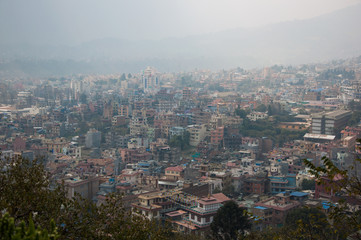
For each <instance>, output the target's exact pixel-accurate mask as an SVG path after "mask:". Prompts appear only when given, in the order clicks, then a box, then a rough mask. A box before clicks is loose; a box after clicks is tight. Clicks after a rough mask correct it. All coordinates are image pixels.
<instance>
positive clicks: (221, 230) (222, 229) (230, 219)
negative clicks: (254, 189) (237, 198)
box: [211, 201, 251, 240]
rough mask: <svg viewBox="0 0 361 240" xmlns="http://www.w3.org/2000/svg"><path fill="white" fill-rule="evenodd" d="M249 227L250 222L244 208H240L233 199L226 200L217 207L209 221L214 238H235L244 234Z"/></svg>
mask: <svg viewBox="0 0 361 240" xmlns="http://www.w3.org/2000/svg"><path fill="white" fill-rule="evenodd" d="M249 229H251V222H250V220H249V218H248V214H247V212H246V209H244V208H241V207H239V206H238V205H237V203H235V202H234V201H229V202H226V203H225V204H224V205H223V206H222V207H221V208H220V209H218V211H217V214H216V216H215V217H214V219H213V222H212V223H211V231H212V236H213V237H214V238H215V239H226V240H228V239H237V238H238V236H244V235H245V232H246V231H247V230H249Z"/></svg>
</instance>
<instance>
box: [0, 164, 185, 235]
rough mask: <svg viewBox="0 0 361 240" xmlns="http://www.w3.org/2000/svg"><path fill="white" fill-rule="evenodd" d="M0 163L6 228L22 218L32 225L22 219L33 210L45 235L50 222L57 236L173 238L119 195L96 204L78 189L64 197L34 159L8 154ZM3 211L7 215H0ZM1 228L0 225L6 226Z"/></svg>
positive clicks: (0, 201) (0, 198)
mask: <svg viewBox="0 0 361 240" xmlns="http://www.w3.org/2000/svg"><path fill="white" fill-rule="evenodd" d="M0 169H1V170H2V171H0V192H1V194H0V209H1V210H2V212H0V214H1V215H0V217H3V218H7V220H6V221H7V222H8V223H9V224H7V223H6V224H7V225H6V224H5V225H6V226H8V228H9V227H10V225H11V224H12V223H13V224H12V225H11V226H13V227H11V229H14V228H17V227H20V228H21V229H26V228H25V223H28V226H29V229H33V227H32V226H33V223H32V221H33V220H31V221H28V219H29V217H30V216H33V215H34V218H33V219H34V223H35V225H37V226H41V227H42V228H44V231H43V232H44V236H45V237H46V236H50V235H46V234H45V229H47V230H48V232H49V233H51V234H53V233H55V232H54V229H55V228H54V226H56V227H57V231H58V232H59V239H169V238H176V235H174V234H173V233H172V232H171V230H170V228H169V227H167V226H163V225H162V224H160V223H159V222H156V221H149V220H148V219H147V218H145V217H144V216H142V215H140V214H137V213H134V212H127V211H125V209H124V208H123V205H122V196H120V195H110V196H108V197H107V198H106V200H105V202H104V203H102V204H100V205H99V206H97V205H96V204H95V203H94V202H91V201H88V200H86V199H83V198H82V197H81V196H80V195H77V196H76V197H75V198H73V199H68V198H66V197H65V196H66V191H65V189H64V187H63V186H62V185H59V184H56V183H53V184H55V186H56V187H55V188H54V189H53V190H50V184H51V181H50V176H49V175H48V174H47V172H46V171H45V170H44V167H43V166H42V165H41V164H39V163H38V162H37V161H36V160H35V161H29V160H27V159H23V158H21V157H19V158H13V159H8V160H6V161H2V162H0ZM4 211H6V212H8V215H7V216H9V217H11V218H12V220H11V219H9V218H8V217H6V216H5V215H2V214H4ZM52 219H53V221H52ZM6 221H5V222H6ZM10 223H11V224H10ZM54 223H55V225H54ZM5 225H4V226H5ZM1 229H3V228H1ZM4 229H5V230H1V231H7V232H9V231H10V230H11V229H10V230H9V229H8V230H6V228H4ZM11 231H15V230H11ZM16 231H17V230H16ZM21 231H22V232H26V231H27V230H26V231H25V230H21ZM31 231H32V232H34V231H33V230H31ZM41 231H42V230H41ZM35 232H36V231H35ZM14 234H17V232H15V233H14ZM39 236H40V235H39ZM54 236H55V235H54ZM177 236H178V235H177ZM178 237H179V239H180V238H182V236H178ZM10 239H12V238H10ZM15 239H16V238H15ZM20 239H21V238H20ZM28 239H33V238H28ZM36 239H38V238H36ZM40 239H41V238H40ZM44 239H46V238H44ZM53 239H55V238H53Z"/></svg>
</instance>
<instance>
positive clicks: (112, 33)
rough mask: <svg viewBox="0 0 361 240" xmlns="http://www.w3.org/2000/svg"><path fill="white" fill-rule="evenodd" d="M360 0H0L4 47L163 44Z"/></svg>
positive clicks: (303, 15) (298, 16)
mask: <svg viewBox="0 0 361 240" xmlns="http://www.w3.org/2000/svg"><path fill="white" fill-rule="evenodd" d="M359 2H360V0H0V42H2V43H8V42H25V43H38V44H54V43H55V44H77V43H81V42H84V41H90V40H94V39H101V38H109V37H111V38H122V39H161V38H167V37H183V36H187V35H195V34H202V33H209V32H217V31H221V30H226V29H231V28H237V27H243V28H249V27H255V26H262V25H266V24H270V23H275V22H281V21H289V20H296V19H305V18H311V17H315V16H319V15H322V14H325V13H329V12H332V11H335V10H337V9H341V8H345V7H347V6H350V5H353V4H356V3H359Z"/></svg>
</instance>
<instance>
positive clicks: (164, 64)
mask: <svg viewBox="0 0 361 240" xmlns="http://www.w3.org/2000/svg"><path fill="white" fill-rule="evenodd" d="M360 13H361V4H358V5H355V6H352V7H349V8H345V9H342V10H339V11H336V12H333V13H330V14H327V15H323V16H320V17H316V18H312V19H308V20H299V21H291V22H284V23H278V24H273V25H268V26H265V27H260V28H255V29H251V30H250V29H233V30H228V31H223V32H217V33H213V34H206V35H197V36H189V37H185V38H169V39H164V40H160V41H127V40H120V39H100V40H95V41H90V42H86V43H83V44H81V45H78V46H73V47H69V46H30V45H27V46H17V45H14V46H9V45H6V46H5V45H1V46H0V51H1V54H0V58H1V59H7V60H8V59H10V60H11V61H9V60H8V61H6V62H0V71H4V70H9V71H15V72H18V73H24V74H30V75H34V74H35V75H37V74H40V75H41V74H43V75H49V74H55V75H63V74H71V73H95V72H100V73H111V72H139V71H140V70H141V69H144V68H145V66H148V65H152V66H154V67H156V68H157V69H159V70H160V71H181V70H190V69H194V68H208V69H214V70H215V69H222V68H230V67H236V66H240V67H245V68H249V67H262V66H265V65H272V64H299V63H310V62H319V61H325V60H330V59H337V58H346V57H354V56H357V55H360V54H361V44H360V43H361V27H360V23H361V14H360ZM19 59H20V60H19ZM35 59H36V60H35Z"/></svg>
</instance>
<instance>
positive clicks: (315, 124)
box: [311, 110, 352, 135]
mask: <svg viewBox="0 0 361 240" xmlns="http://www.w3.org/2000/svg"><path fill="white" fill-rule="evenodd" d="M351 115H352V113H351V111H346V110H336V111H332V112H321V113H316V114H313V115H312V130H311V131H312V132H311V133H313V134H326V135H336V134H338V133H339V131H340V130H341V129H342V128H344V127H345V126H346V124H347V121H348V120H349V119H350V117H351Z"/></svg>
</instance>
